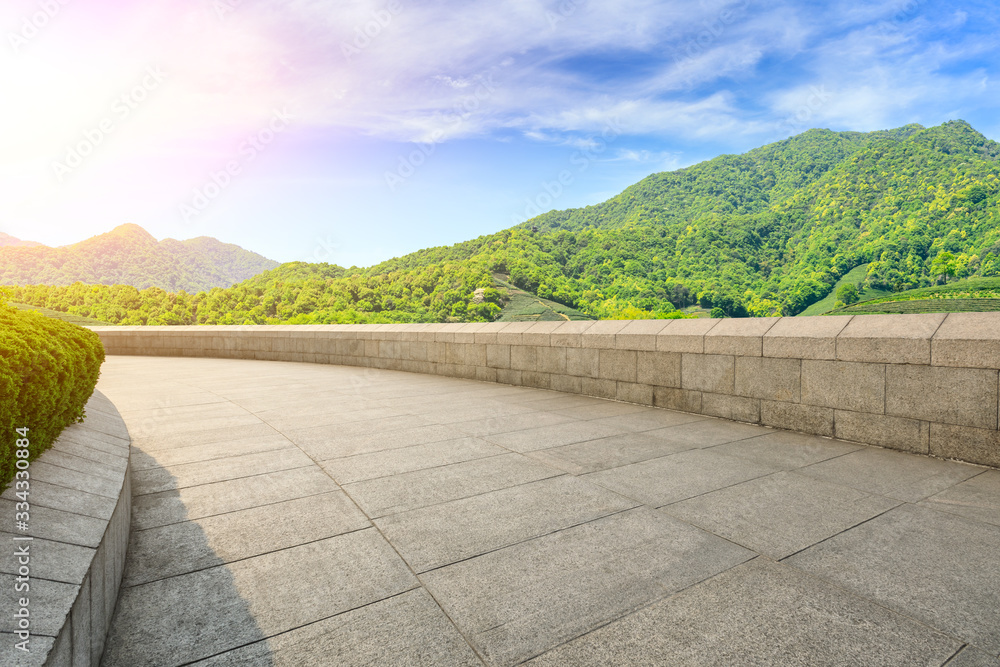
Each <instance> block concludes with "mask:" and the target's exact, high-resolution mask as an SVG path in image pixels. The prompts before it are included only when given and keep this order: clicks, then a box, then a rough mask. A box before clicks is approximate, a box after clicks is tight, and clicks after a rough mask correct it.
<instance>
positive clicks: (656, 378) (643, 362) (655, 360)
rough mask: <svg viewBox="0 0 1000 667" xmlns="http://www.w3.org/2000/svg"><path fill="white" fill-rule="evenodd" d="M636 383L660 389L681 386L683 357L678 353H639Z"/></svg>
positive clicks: (637, 356) (637, 355) (637, 354)
mask: <svg viewBox="0 0 1000 667" xmlns="http://www.w3.org/2000/svg"><path fill="white" fill-rule="evenodd" d="M636 381H637V382H640V383H642V384H651V385H657V386H660V387H680V386H681V355H680V353H678V352H646V351H643V352H637V353H636Z"/></svg>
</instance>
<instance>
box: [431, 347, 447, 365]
mask: <svg viewBox="0 0 1000 667" xmlns="http://www.w3.org/2000/svg"><path fill="white" fill-rule="evenodd" d="M427 361H431V362H433V363H435V364H446V363H448V348H447V347H445V344H444V343H439V342H437V341H435V342H433V343H427Z"/></svg>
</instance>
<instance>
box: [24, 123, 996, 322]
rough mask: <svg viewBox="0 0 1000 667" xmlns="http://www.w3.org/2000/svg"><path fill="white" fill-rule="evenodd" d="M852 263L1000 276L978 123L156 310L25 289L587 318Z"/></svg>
mask: <svg viewBox="0 0 1000 667" xmlns="http://www.w3.org/2000/svg"><path fill="white" fill-rule="evenodd" d="M862 265H866V268H864V269H859V268H858V267H861V266H862ZM855 269H857V271H856V272H855V274H851V277H850V281H851V282H852V284H853V283H854V281H855V280H858V282H860V287H861V290H862V292H865V291H866V290H867V293H872V294H874V293H878V292H901V291H904V290H908V289H912V288H918V287H927V286H932V285H938V284H944V283H948V282H949V281H953V280H956V279H960V278H968V277H990V276H998V275H1000V144H997V143H996V142H993V141H991V140H988V139H986V138H985V137H984V136H983V135H981V134H980V133H978V132H977V131H976V130H974V129H973V128H972V127H971V126H969V125H968V124H967V123H965V122H964V121H950V122H948V123H944V124H943V125H940V126H937V127H932V128H924V127H921V126H919V125H908V126H905V127H902V128H898V129H895V130H886V131H878V132H868V133H860V132H832V131H830V130H809V131H807V132H804V133H802V134H800V135H797V136H794V137H791V138H789V139H786V140H784V141H779V142H776V143H773V144H769V145H767V146H763V147H761V148H757V149H755V150H752V151H749V152H747V153H745V154H743V155H723V156H720V157H717V158H715V159H713V160H708V161H706V162H703V163H700V164H697V165H694V166H691V167H687V168H685V169H679V170H676V171H672V172H665V173H659V174H653V175H651V176H649V177H647V178H645V179H643V180H642V181H640V182H639V183H637V184H635V185H633V186H631V187H629V188H627V189H626V190H625V191H624V192H622V193H621V194H619V195H617V196H616V197H612V198H611V199H609V200H608V201H606V202H604V203H602V204H598V205H596V206H588V207H585V208H579V209H569V210H565V211H552V212H549V213H545V214H543V215H540V216H538V217H536V218H534V219H532V220H529V221H527V222H525V223H523V224H521V225H518V226H516V227H514V228H511V229H507V230H504V231H501V232H498V233H496V234H491V235H488V236H481V237H479V238H477V239H473V240H470V241H466V242H464V243H459V244H456V245H453V246H448V247H438V248H428V249H426V250H421V251H419V252H415V253H412V254H409V255H406V256H404V257H398V258H395V259H392V260H389V261H387V262H383V263H381V264H379V265H376V266H373V267H370V268H368V269H357V268H351V269H342V268H340V267H331V266H329V265H312V264H302V263H294V264H290V265H282V266H281V267H278V268H277V269H275V270H274V271H271V272H268V273H265V274H263V275H261V276H257V277H255V278H253V279H251V280H249V281H246V282H244V283H241V284H239V285H236V286H234V287H232V288H230V289H228V290H211V291H210V292H206V293H202V294H196V295H169V294H160V293H151V294H148V295H146V294H141V295H138V297H137V298H139V300H140V301H141V302H142V303H143V304H144V306H143V308H145V310H144V311H137V310H136V309H134V308H125V310H124V311H122V312H124V313H125V314H124V315H123V316H121V317H118V318H117V319H114V318H113V316H114V313H112V312H108V310H107V309H108V308H111V305H110V304H116V303H118V302H119V301H122V300H123V299H124V300H125V301H127V302H131V301H132V300H133V297H131V296H128V297H126V296H122V295H121V294H117V293H112V291H111V290H108V291H106V292H104V293H102V292H100V291H98V292H94V293H93V294H92V295H87V294H83V293H74V294H72V295H71V294H70V292H69V291H67V290H65V288H64V292H57V291H44V290H42V291H37V292H34V293H31V294H27V293H25V294H21V293H18V294H15V295H14V297H13V298H15V300H17V301H19V302H22V303H30V304H33V305H38V306H46V307H49V308H53V309H56V310H63V309H64V308H67V307H68V306H67V305H66V304H68V303H75V304H79V305H77V306H75V307H77V308H79V309H80V311H79V312H77V313H76V314H79V315H83V316H91V317H96V318H98V319H101V320H104V321H115V322H117V321H126V320H128V321H131V322H156V321H177V322H202V323H215V322H227V323H228V322H232V323H243V322H246V323H250V322H296V323H306V322H394V321H398V322H407V321H482V320H493V319H497V318H498V317H499V316H500V313H501V312H502V307H503V306H504V305H505V304H507V303H508V299H509V298H510V296H511V295H510V293H509V291H508V290H506V289H505V288H504V287H503V285H501V284H499V283H497V282H495V280H494V278H493V276H494V275H504V276H508V278H507V279H508V280H509V282H510V284H512V285H513V286H514V287H515V288H517V289H518V290H522V291H524V292H527V293H530V294H532V295H535V296H537V297H539V298H541V299H544V300H550V301H553V302H556V303H558V304H563V305H565V306H567V307H569V308H572V309H575V310H577V311H579V312H580V313H582V314H583V315H585V316H590V317H598V318H621V317H665V316H671V315H673V314H674V313H675V311H676V310H679V309H685V308H690V307H691V306H693V305H698V306H700V307H702V308H705V309H712V310H714V311H715V312H716V313H721V314H726V315H730V316H736V317H740V316H747V315H753V316H764V315H774V314H785V315H794V314H797V313H800V312H802V311H803V310H805V309H806V308H807V307H808V306H809V305H810V304H813V303H815V302H817V301H819V300H821V299H823V298H824V297H825V296H827V295H828V294H829V293H830V291H831V289H832V288H833V286H834V285H835V284H837V283H838V281H839V280H841V278H845V276H846V275H847V274H848V273H849V272H851V271H852V270H855ZM861 273H863V275H859V274H861ZM477 290H480V291H479V297H477V296H476V295H477ZM116 294H117V296H116ZM116 299H117V300H118V301H116ZM122 307H123V306H121V304H120V303H118V305H116V306H115V308H122ZM102 309H103V310H102ZM85 310H86V311H88V312H83V311H85ZM115 312H118V311H115ZM143 313H144V314H143ZM109 318H110V319H109ZM163 318H165V319H163Z"/></svg>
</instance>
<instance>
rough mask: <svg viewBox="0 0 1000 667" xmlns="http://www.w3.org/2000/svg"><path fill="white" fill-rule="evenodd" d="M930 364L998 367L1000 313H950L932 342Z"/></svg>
mask: <svg viewBox="0 0 1000 667" xmlns="http://www.w3.org/2000/svg"><path fill="white" fill-rule="evenodd" d="M931 364H932V365H934V366H963V367H966V368H1000V313H951V314H950V315H948V317H947V318H945V321H944V322H943V323H942V324H941V326H940V328H938V330H937V332H936V333H935V334H934V338H932V339H931Z"/></svg>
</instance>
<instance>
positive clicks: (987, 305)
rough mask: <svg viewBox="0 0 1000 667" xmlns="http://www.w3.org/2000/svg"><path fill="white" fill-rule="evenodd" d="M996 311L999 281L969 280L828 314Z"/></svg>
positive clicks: (856, 304)
mask: <svg viewBox="0 0 1000 667" xmlns="http://www.w3.org/2000/svg"><path fill="white" fill-rule="evenodd" d="M995 311H1000V278H972V279H969V280H958V281H956V282H953V283H948V284H947V285H935V286H934V287H918V288H917V289H911V290H906V291H905V292H897V293H895V294H889V295H887V296H883V297H879V298H875V299H867V300H865V301H859V302H858V303H854V304H851V305H850V306H845V307H844V308H838V309H837V310H833V311H830V314H831V315H850V314H855V313H976V312H995Z"/></svg>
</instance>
